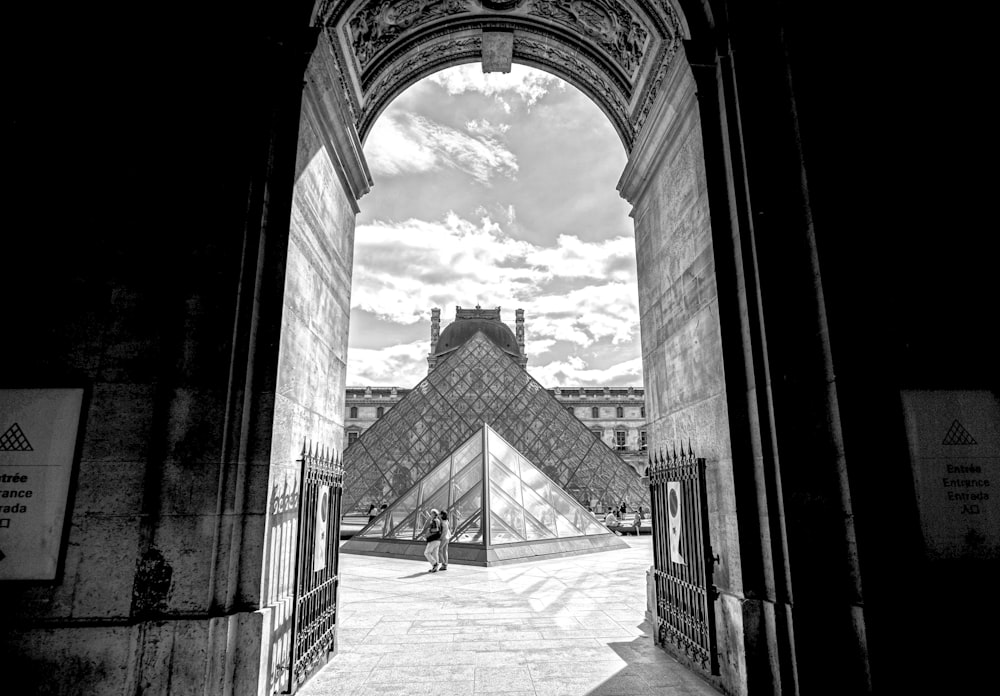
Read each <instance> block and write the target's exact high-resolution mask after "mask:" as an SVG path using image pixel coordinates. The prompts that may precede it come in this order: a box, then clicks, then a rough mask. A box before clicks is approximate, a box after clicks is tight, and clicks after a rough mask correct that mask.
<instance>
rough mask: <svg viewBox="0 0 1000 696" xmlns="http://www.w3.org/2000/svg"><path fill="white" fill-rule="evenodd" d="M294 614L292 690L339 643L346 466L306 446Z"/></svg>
mask: <svg viewBox="0 0 1000 696" xmlns="http://www.w3.org/2000/svg"><path fill="white" fill-rule="evenodd" d="M301 464H302V473H301V478H300V479H299V480H300V481H302V484H301V486H300V487H299V544H298V553H297V554H296V555H297V559H296V564H295V584H294V587H295V605H294V610H293V611H294V613H293V617H292V680H291V681H292V690H294V689H295V687H297V686H298V685H299V684H301V683H302V682H303V681H305V680H306V679H307V678H309V676H310V675H312V674H313V673H314V672H316V670H318V669H319V668H320V667H322V666H323V665H325V664H326V662H327V660H329V659H330V657H331V656H332V655H333V654H334V653H335V652H336V649H337V599H338V597H337V592H338V589H339V586H340V583H339V577H338V575H337V573H338V569H339V565H340V563H339V561H340V554H339V553H338V550H339V547H338V542H339V540H340V507H341V498H342V495H343V491H344V467H343V465H342V464H341V461H340V458H339V456H338V455H337V454H336V452H335V451H334V452H333V453H331V451H330V450H327V449H321V448H314V447H313V446H311V445H309V446H306V445H303V447H302V459H301Z"/></svg>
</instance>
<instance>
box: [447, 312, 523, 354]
mask: <svg viewBox="0 0 1000 696" xmlns="http://www.w3.org/2000/svg"><path fill="white" fill-rule="evenodd" d="M477 331H482V332H483V334H484V335H485V336H486V338H488V339H490V340H491V341H493V342H494V343H495V344H496V345H497V346H498V347H499V348H500V349H501V350H502V351H504V352H505V353H507V354H509V355H513V356H514V357H517V358H519V357H521V350H520V349H519V348H518V345H517V338H515V336H514V332H513V331H511V330H510V327H508V326H507V325H506V324H504V323H503V322H502V321H496V320H495V319H459V320H457V321H453V322H452V323H450V324H448V326H446V327H445V328H444V331H442V332H441V336H440V337H438V342H437V345H436V346H435V347H434V355H442V354H444V353H450V352H451V351H453V350H455V349H456V348H458V347H459V346H460V345H462V344H463V343H465V342H466V341H468V340H469V339H470V338H472V337H473V336H475V335H476V332H477Z"/></svg>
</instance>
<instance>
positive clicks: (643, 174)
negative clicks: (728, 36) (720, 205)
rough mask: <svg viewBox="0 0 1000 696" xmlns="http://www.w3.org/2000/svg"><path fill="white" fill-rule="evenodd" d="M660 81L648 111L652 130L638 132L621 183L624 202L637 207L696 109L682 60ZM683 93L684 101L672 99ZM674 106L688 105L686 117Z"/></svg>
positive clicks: (691, 78)
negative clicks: (658, 168) (680, 130)
mask: <svg viewBox="0 0 1000 696" xmlns="http://www.w3.org/2000/svg"><path fill="white" fill-rule="evenodd" d="M662 73H663V74H662V76H660V77H658V85H657V89H656V91H655V93H654V95H653V97H652V98H651V99H650V104H649V107H648V116H651V118H648V119H647V120H649V123H650V124H652V125H651V128H649V129H641V128H640V129H639V130H637V131H636V133H635V141H634V143H635V146H634V149H633V150H632V152H631V154H630V157H629V161H628V163H627V164H626V165H625V171H623V172H622V175H621V178H620V179H619V180H618V192H619V193H620V194H621V196H622V198H624V199H625V200H626V201H628V202H629V203H631V204H632V205H635V204H636V202H637V201H638V200H639V198H640V197H641V196H642V194H643V191H644V190H645V189H646V188H647V187H648V186H649V183H650V181H652V180H653V177H652V176H651V172H652V171H653V170H654V169H655V168H656V167H657V166H658V165H659V163H660V161H661V160H662V159H663V157H664V156H665V154H666V152H667V151H668V150H669V146H670V144H671V143H672V142H673V141H674V139H675V138H676V137H677V134H678V133H679V129H680V125H681V123H682V122H683V121H684V120H685V119H686V117H687V116H688V115H689V113H690V112H691V111H693V110H695V109H696V108H697V98H696V97H695V94H694V91H695V85H694V76H693V75H692V74H691V69H690V68H689V67H688V63H687V60H686V59H684V58H683V56H682V57H681V58H680V59H677V56H676V54H675V60H672V61H671V62H670V63H669V65H667V66H664V68H663V70H662ZM679 93H684V94H683V98H682V99H673V100H672V99H671V96H678V94H679ZM672 103H677V104H683V105H685V107H686V109H685V113H680V112H678V110H677V109H676V108H675V107H674V106H673V105H672Z"/></svg>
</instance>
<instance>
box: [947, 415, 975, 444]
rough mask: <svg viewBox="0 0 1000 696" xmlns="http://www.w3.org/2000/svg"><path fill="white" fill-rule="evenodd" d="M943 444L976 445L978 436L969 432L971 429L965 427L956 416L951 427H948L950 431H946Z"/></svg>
mask: <svg viewBox="0 0 1000 696" xmlns="http://www.w3.org/2000/svg"><path fill="white" fill-rule="evenodd" d="M941 444H942V445H975V444H976V438H974V437H972V435H970V434H969V431H968V430H966V429H965V426H963V425H962V424H961V423H959V422H958V419H957V418H956V419H955V420H954V421H953V422H952V424H951V427H950V428H948V432H947V433H945V436H944V440H942V441H941Z"/></svg>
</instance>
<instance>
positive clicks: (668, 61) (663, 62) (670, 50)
mask: <svg viewBox="0 0 1000 696" xmlns="http://www.w3.org/2000/svg"><path fill="white" fill-rule="evenodd" d="M659 7H660V10H661V11H662V12H663V15H664V18H665V19H666V22H667V25H668V27H669V30H670V35H669V36H664V37H663V47H662V48H661V49H660V55H659V56H658V58H659V60H657V63H658V64H659V67H658V68H657V70H656V74H655V75H654V76H652V77H651V78H650V80H649V84H648V85H647V87H646V94H645V96H644V97H643V100H642V106H641V107H640V108H639V109H637V110H636V112H635V113H634V114H633V116H632V135H633V138H634V137H637V136H638V135H639V131H641V130H642V126H643V125H644V124H645V123H646V117H648V116H649V112H650V110H651V109H652V108H653V100H655V99H656V93H657V92H658V91H659V89H660V83H662V82H663V78H664V77H665V76H666V74H667V71H668V70H669V69H670V66H671V65H672V64H673V62H674V58H675V57H676V56H677V53H678V52H679V51H680V49H681V41H682V39H683V35H682V34H681V22H680V19H679V18H678V17H677V12H676V11H675V10H674V7H673V5H672V4H671V3H670V1H669V0H661V2H660V3H659Z"/></svg>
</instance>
